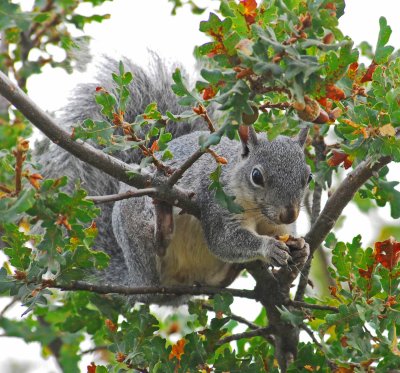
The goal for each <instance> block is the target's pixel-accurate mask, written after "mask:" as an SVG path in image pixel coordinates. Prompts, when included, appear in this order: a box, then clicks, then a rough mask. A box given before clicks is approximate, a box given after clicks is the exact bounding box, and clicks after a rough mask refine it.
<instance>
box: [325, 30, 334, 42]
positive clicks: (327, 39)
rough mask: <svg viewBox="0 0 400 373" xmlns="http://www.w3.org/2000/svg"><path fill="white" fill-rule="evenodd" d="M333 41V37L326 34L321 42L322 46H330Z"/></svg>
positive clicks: (330, 34)
mask: <svg viewBox="0 0 400 373" xmlns="http://www.w3.org/2000/svg"><path fill="white" fill-rule="evenodd" d="M334 41H335V35H333V34H332V33H331V32H330V33H329V34H326V35H325V36H324V38H323V39H322V42H323V43H324V44H332V43H333V42H334Z"/></svg>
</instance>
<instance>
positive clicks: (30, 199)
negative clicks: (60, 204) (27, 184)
mask: <svg viewBox="0 0 400 373" xmlns="http://www.w3.org/2000/svg"><path fill="white" fill-rule="evenodd" d="M34 203H35V190H34V189H32V188H29V189H25V190H23V191H22V192H21V193H20V194H19V196H18V197H13V198H3V199H0V223H7V222H13V221H15V220H17V219H18V218H19V217H20V215H21V214H22V213H23V212H25V211H27V210H29V209H30V208H31V207H32V206H33V205H34Z"/></svg>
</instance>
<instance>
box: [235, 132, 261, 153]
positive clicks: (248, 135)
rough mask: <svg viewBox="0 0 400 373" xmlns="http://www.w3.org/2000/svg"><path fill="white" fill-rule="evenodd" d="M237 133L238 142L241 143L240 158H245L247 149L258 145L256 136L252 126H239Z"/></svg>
mask: <svg viewBox="0 0 400 373" xmlns="http://www.w3.org/2000/svg"><path fill="white" fill-rule="evenodd" d="M238 132H239V137H240V141H241V142H242V156H243V157H246V156H247V155H248V154H249V151H250V150H249V149H250V148H251V147H252V146H255V145H257V143H258V139H257V134H256V131H255V130H254V128H253V126H244V125H240V126H239V131H238Z"/></svg>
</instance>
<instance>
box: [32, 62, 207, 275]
mask: <svg viewBox="0 0 400 373" xmlns="http://www.w3.org/2000/svg"><path fill="white" fill-rule="evenodd" d="M123 63H124V66H125V71H131V72H132V73H133V76H134V79H133V81H132V82H131V83H130V85H129V87H128V89H129V91H130V96H131V98H130V100H129V103H128V106H127V110H126V112H125V120H126V121H127V122H129V123H131V122H133V121H134V120H135V117H136V116H137V115H139V114H142V113H143V112H144V110H145V108H146V106H147V105H148V104H150V103H151V102H157V104H158V108H159V111H160V112H165V111H167V110H168V111H171V112H172V113H174V114H178V113H180V112H182V111H183V108H182V107H181V106H179V105H178V103H177V99H176V96H175V95H174V94H173V92H172V91H171V71H170V69H169V68H167V67H166V66H165V65H164V64H163V62H162V61H161V59H160V58H158V57H157V56H154V58H153V61H152V63H151V67H150V68H149V70H148V71H145V70H144V69H143V68H141V67H139V66H137V65H135V64H134V63H132V62H131V61H129V60H127V59H125V60H123ZM118 64H119V63H118V61H116V60H114V59H112V58H108V57H104V58H103V60H102V63H101V65H100V68H99V69H98V73H97V75H96V77H95V82H94V83H82V84H79V85H78V86H77V87H76V88H75V89H74V90H73V92H72V95H71V97H70V99H69V103H68V104H67V105H66V107H65V108H63V109H61V110H60V112H59V124H60V125H61V126H63V127H66V128H70V127H71V126H72V125H75V124H76V123H80V122H82V121H83V120H85V119H88V118H91V119H93V120H102V119H103V118H102V115H101V113H100V107H99V106H98V104H97V103H96V101H95V91H96V87H99V86H101V87H103V88H105V89H107V90H108V91H109V92H112V93H115V91H114V88H113V81H112V77H111V74H112V72H118ZM202 127H203V128H204V124H203V123H202V122H195V123H191V124H189V123H179V124H174V123H172V124H171V125H169V126H168V127H167V131H169V132H171V133H172V134H173V136H174V137H179V136H182V135H184V134H186V133H189V132H192V131H194V130H196V129H201V128H202ZM118 156H119V157H120V158H122V159H123V160H124V161H126V162H132V161H138V159H139V158H140V155H139V154H138V153H137V152H136V153H135V152H134V151H129V152H124V153H121V154H119V155H118ZM35 158H36V161H37V162H38V163H40V164H42V165H43V168H42V170H41V173H42V174H43V176H44V177H46V178H58V177H61V176H63V175H66V176H68V178H69V182H70V184H69V186H68V187H67V190H68V189H69V190H71V189H72V186H73V183H74V181H75V180H76V179H79V180H80V182H81V185H82V187H84V188H85V189H86V190H87V192H88V194H89V195H107V194H114V193H117V192H118V189H119V185H118V182H117V181H116V180H115V179H113V178H111V177H110V176H108V175H106V174H104V173H103V172H102V171H99V170H97V169H95V168H93V167H91V166H89V165H87V164H85V163H84V162H82V161H80V160H79V159H77V158H75V157H74V156H72V155H71V154H69V153H67V152H66V151H64V150H63V149H61V148H60V147H58V146H56V145H55V144H50V142H49V140H47V139H45V140H42V141H41V142H40V143H39V144H38V145H37V147H36V155H35ZM100 207H101V210H102V211H101V215H100V217H99V218H98V220H97V227H98V228H99V235H98V239H97V242H96V248H97V249H100V250H103V251H105V252H107V253H108V254H110V255H111V266H110V269H109V271H108V272H109V274H108V276H106V277H107V280H108V281H109V282H114V283H125V277H126V276H127V269H126V266H125V263H124V258H123V256H122V252H121V250H120V249H119V246H118V244H117V242H116V240H115V237H114V233H113V231H112V227H111V212H112V204H111V203H109V204H103V205H101V206H100Z"/></svg>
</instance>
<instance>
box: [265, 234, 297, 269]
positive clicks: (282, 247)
mask: <svg viewBox="0 0 400 373" xmlns="http://www.w3.org/2000/svg"><path fill="white" fill-rule="evenodd" d="M263 246H264V247H263V252H264V257H265V260H266V261H267V262H268V263H270V264H272V265H273V266H276V267H284V266H286V265H288V261H289V259H290V251H289V248H288V247H287V246H286V244H285V243H284V242H282V241H278V240H275V239H274V238H270V239H268V240H266V241H264V242H263Z"/></svg>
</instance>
